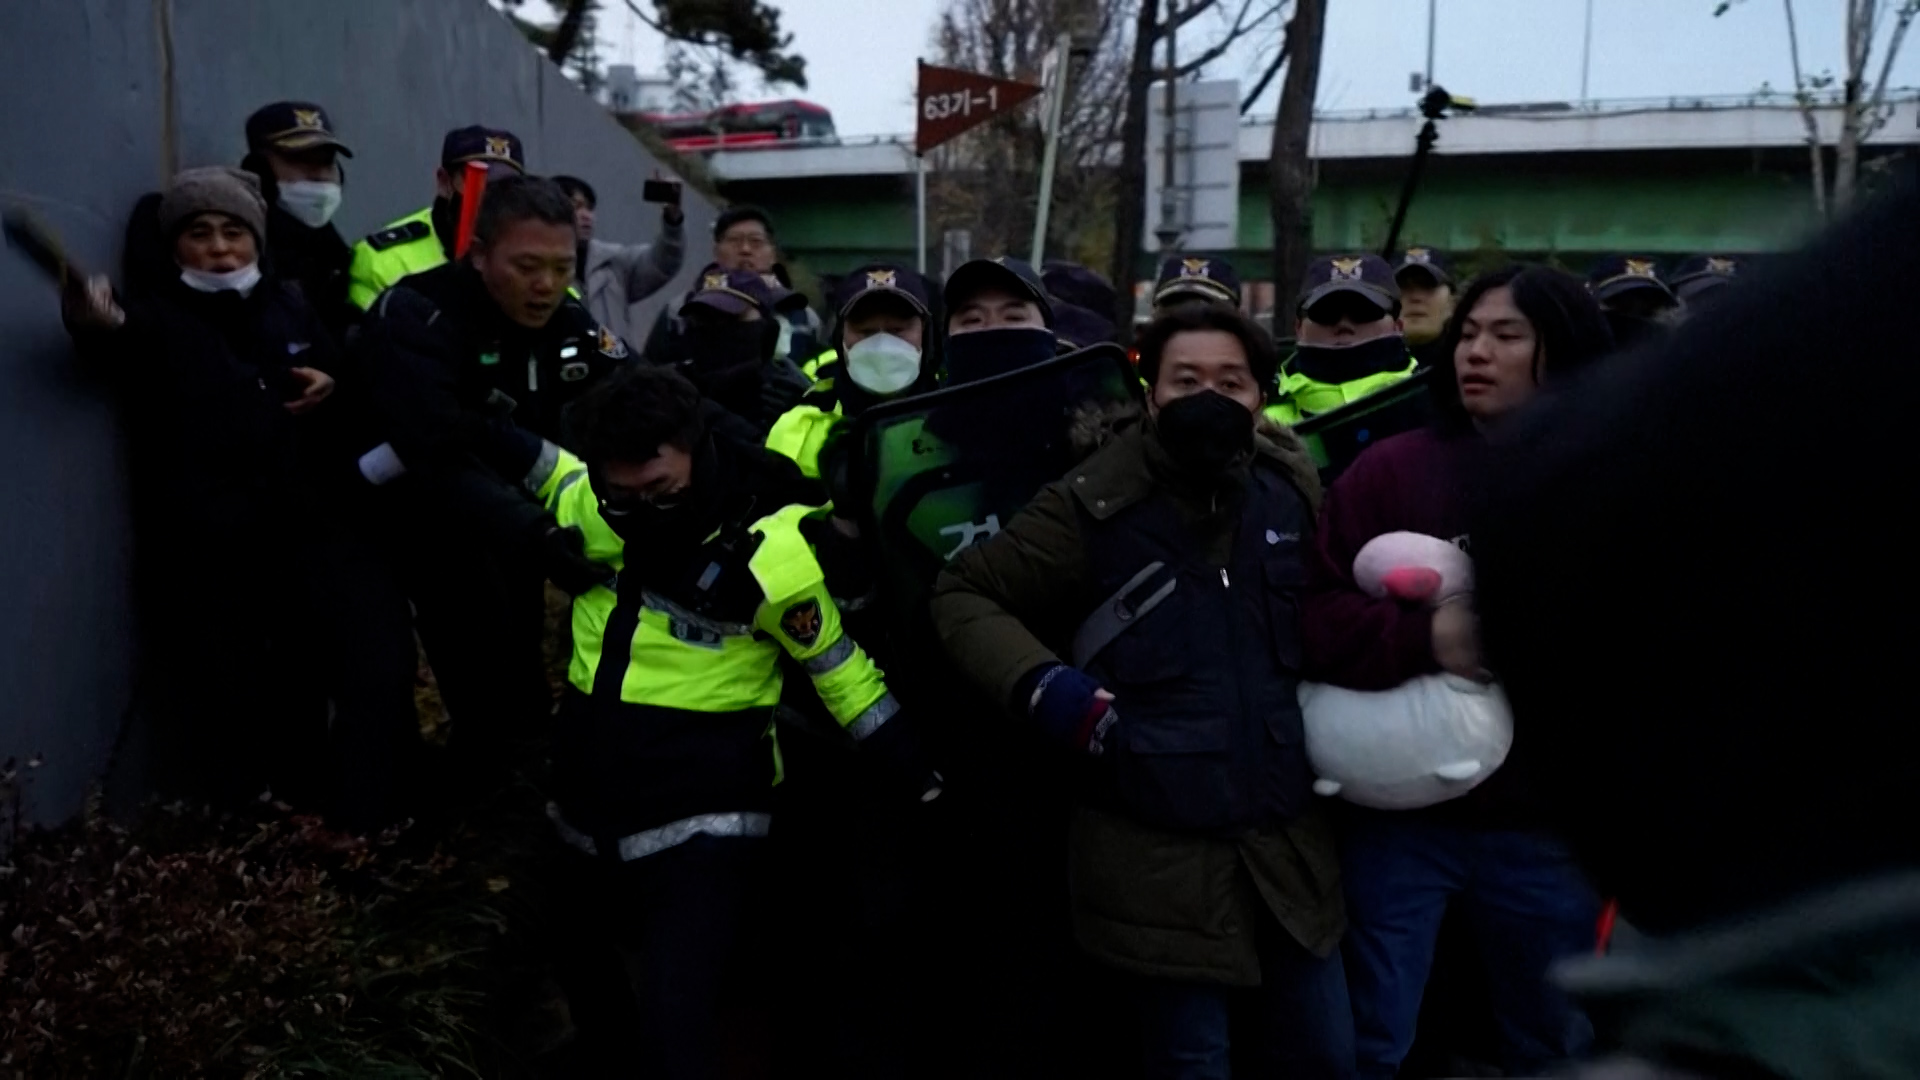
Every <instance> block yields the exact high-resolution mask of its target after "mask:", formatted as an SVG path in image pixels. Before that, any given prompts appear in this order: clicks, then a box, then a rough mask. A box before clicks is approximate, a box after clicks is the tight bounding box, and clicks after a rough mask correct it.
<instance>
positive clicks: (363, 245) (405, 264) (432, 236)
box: [347, 206, 447, 311]
mask: <svg viewBox="0 0 1920 1080" xmlns="http://www.w3.org/2000/svg"><path fill="white" fill-rule="evenodd" d="M446 261H447V252H446V249H444V248H442V247H441V246H440V237H439V235H438V234H436V233H435V232H434V230H433V207H431V206H429V207H427V208H426V209H425V210H421V211H419V212H418V213H413V214H408V215H407V216H406V217H403V218H401V219H400V220H399V221H396V222H393V223H392V224H390V225H388V226H386V227H385V228H383V229H379V230H377V231H375V232H373V233H371V234H369V235H368V236H367V238H366V239H364V240H362V241H360V242H359V243H357V244H355V245H353V264H352V266H350V267H349V268H348V270H347V278H348V281H347V298H348V299H349V300H352V301H353V302H354V304H356V305H357V306H358V307H359V308H360V310H362V311H366V310H369V309H371V308H372V307H373V302H374V301H375V300H378V299H380V294H381V293H383V292H386V291H387V289H388V288H389V287H391V286H392V285H394V284H395V283H396V282H398V281H399V280H400V279H401V278H404V277H406V276H407V275H409V274H418V273H420V272H421V271H423V270H431V269H433V268H434V267H436V266H439V265H441V264H443V263H445V262H446Z"/></svg>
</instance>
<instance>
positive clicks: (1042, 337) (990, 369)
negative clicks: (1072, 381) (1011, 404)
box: [947, 326, 1060, 385]
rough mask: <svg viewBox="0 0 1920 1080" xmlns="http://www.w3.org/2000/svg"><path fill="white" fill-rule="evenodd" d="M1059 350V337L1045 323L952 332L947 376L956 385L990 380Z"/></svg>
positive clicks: (1034, 362) (1029, 364) (1040, 360)
mask: <svg viewBox="0 0 1920 1080" xmlns="http://www.w3.org/2000/svg"><path fill="white" fill-rule="evenodd" d="M1059 349H1060V341H1059V339H1058V338H1056V337H1054V334H1053V331H1052V330H1051V329H1049V328H1047V327H1044V326H996V327H994V328H993V329H991V330H974V331H972V332H970V333H965V334H952V335H949V336H948V338H947V379H948V380H949V381H950V382H951V383H953V384H955V385H958V384H960V383H970V382H979V381H980V380H981V379H991V378H993V377H994V376H995V375H1005V374H1006V373H1007V372H1009V371H1019V370H1021V369H1022V368H1030V367H1033V366H1034V365H1036V364H1044V363H1046V362H1047V361H1049V360H1051V359H1053V358H1054V357H1055V356H1056V355H1058V353H1059Z"/></svg>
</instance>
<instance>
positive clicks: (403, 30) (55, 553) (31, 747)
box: [0, 0, 713, 822]
mask: <svg viewBox="0 0 1920 1080" xmlns="http://www.w3.org/2000/svg"><path fill="white" fill-rule="evenodd" d="M282 98H305V99H311V100H314V101H318V102H320V103H322V104H324V105H325V106H326V107H327V108H328V110H329V111H330V112H331V113H332V115H333V118H334V122H335V124H336V126H337V127H338V129H339V131H340V133H341V135H342V137H343V138H344V139H345V140H346V141H347V142H348V143H349V144H350V145H352V147H353V149H354V151H355V157H354V158H353V160H352V161H351V162H349V163H348V166H347V169H348V183H347V198H346V204H345V206H344V207H343V208H342V210H341V212H340V215H339V218H338V219H337V220H338V223H339V225H340V228H341V231H342V232H343V233H345V234H347V235H348V236H350V237H357V236H359V235H361V234H364V233H365V232H367V231H370V230H371V229H373V228H375V227H377V226H379V225H381V224H382V223H384V222H386V221H389V220H392V219H393V218H396V217H399V216H400V215H402V214H405V213H409V212H411V211H413V210H416V209H418V208H420V207H421V206H424V205H426V203H427V202H428V201H429V200H430V199H431V198H432V195H433V179H432V178H433V169H434V167H435V165H436V164H437V162H438V157H439V148H440V139H441V136H442V135H443V134H444V133H445V132H446V130H447V129H448V128H451V127H457V126H461V125H464V124H472V123H485V124H489V125H492V126H497V127H504V128H508V129H510V130H512V131H514V132H515V133H516V134H518V135H519V136H520V137H521V138H522V139H523V140H524V141H525V143H526V147H527V157H528V164H529V166H530V167H531V168H532V170H533V171H535V172H539V173H572V174H575V175H578V176H581V177H584V178H586V179H588V180H589V181H590V182H592V183H593V184H594V185H595V187H596V188H598V190H599V192H600V214H599V225H598V235H599V236H601V237H602V238H604V239H608V240H615V241H637V240H644V239H647V238H650V237H651V236H652V234H653V231H654V229H655V228H656V227H657V224H658V220H659V213H658V209H657V208H656V207H652V206H648V205H646V204H643V203H642V202H641V201H640V187H641V183H642V182H643V181H644V180H645V179H646V178H647V177H649V176H651V175H652V171H653V169H654V167H655V163H654V162H653V160H652V159H651V158H650V157H649V156H648V155H647V154H646V152H645V150H644V149H643V148H642V147H641V146H640V145H639V144H638V143H637V142H635V141H634V140H633V138H632V137H631V136H629V135H628V134H627V133H626V132H625V131H623V130H622V129H621V128H620V127H619V125H618V124H616V123H615V122H614V121H613V119H612V118H611V117H609V116H608V115H607V114H606V113H605V112H604V111H603V110H602V109H601V108H600V107H599V106H597V105H596V104H594V103H593V102H592V101H591V100H590V99H588V98H587V97H586V95H584V94H582V93H581V92H579V91H578V90H577V89H575V88H574V87H573V86H572V85H571V84H570V83H568V82H567V81H566V80H565V79H564V78H563V77H562V76H561V75H560V74H559V73H558V72H557V71H555V70H554V69H553V68H552V66H551V65H549V64H547V63H546V61H545V60H544V59H543V58H542V57H541V56H539V55H538V54H537V53H536V52H535V51H534V50H533V49H532V48H531V47H529V46H528V45H527V44H526V42H525V41H524V40H523V39H522V38H521V37H520V36H519V34H518V32H517V31H515V30H514V28H513V27H512V26H511V25H509V24H508V23H507V22H506V21H505V20H504V19H502V18H501V17H500V16H498V15H497V14H495V13H494V12H493V11H492V9H491V8H489V7H488V6H487V4H486V3H485V2H484V0H4V2H0V103H4V104H0V203H6V204H9V205H17V204H24V205H25V206H27V207H30V208H31V209H33V210H35V211H36V212H38V213H39V214H40V215H41V216H42V217H43V218H44V219H45V220H47V221H48V222H49V223H50V224H52V225H53V226H54V228H55V229H57V230H58V231H59V232H60V234H61V235H62V236H63V237H64V238H65V240H66V242H67V244H68V246H69V248H70V249H71V251H72V253H73V255H74V257H75V258H76V259H78V260H81V261H83V262H84V264H85V265H87V266H88V267H90V268H100V269H105V270H109V271H112V272H114V273H115V274H116V276H117V270H118V263H119V254H120V253H119V246H120V245H119V241H120V235H121V230H122V225H123V221H124V217H125V214H126V212H127V210H128V209H129V208H130V207H131V206H132V204H133V202H134V201H135V200H136V199H137V198H138V197H139V196H140V195H141V194H142V193H143V192H146V191H149V190H153V189H154V188H156V187H157V186H159V184H160V183H161V181H162V180H163V178H164V177H165V176H166V175H168V173H169V172H170V171H171V170H173V169H175V168H181V167H187V166H192V165H203V164H211V163H217V162H230V163H237V162H238V161H239V159H240V157H241V155H242V152H243V142H242V138H241V125H242V121H243V120H244V119H245V117H246V116H247V114H248V113H250V112H251V111H253V109H254V108H256V107H257V106H259V105H261V104H264V103H266V102H268V101H272V100H276V99H282ZM688 198H689V202H690V205H689V206H688V208H687V210H688V222H687V228H688V232H689V233H690V234H691V235H692V236H694V237H695V238H696V240H695V241H694V244H693V250H692V251H691V252H690V256H689V257H690V260H691V262H692V265H691V266H690V268H689V269H687V270H686V271H684V272H683V278H684V279H685V280H683V281H681V282H677V283H676V285H675V289H674V290H670V292H671V291H677V290H678V289H680V288H684V287H685V285H686V283H687V280H690V279H691V277H692V275H693V274H694V273H695V272H696V271H697V270H698V269H699V264H700V263H701V262H702V261H704V259H705V256H706V248H705V244H704V243H703V242H702V241H701V240H700V239H698V238H701V237H704V236H706V235H707V230H708V229H709V227H710V223H711V221H712V216H713V208H712V207H710V206H707V205H706V204H704V203H703V202H701V201H700V200H699V199H698V197H697V196H694V195H692V194H691V193H689V196H688ZM670 292H669V293H663V294H662V299H664V297H665V296H666V295H669V294H670ZM657 302H658V301H656V303H657ZM653 306H654V305H645V307H648V308H652V307H653ZM639 314H640V315H641V316H642V317H643V318H644V319H647V320H650V319H651V317H652V315H651V311H650V310H648V311H643V312H640V313H639ZM639 325H642V326H645V325H648V323H647V322H641V323H639ZM119 450H120V446H119V442H118V439H117V436H116V431H115V418H114V416H113V414H112V411H111V410H110V409H109V408H108V407H107V405H106V403H105V402H104V401H103V400H102V399H101V398H100V397H99V396H98V395H97V394H96V393H95V392H93V391H92V390H90V389H89V388H88V387H86V386H84V385H83V384H82V383H81V382H80V381H79V380H78V379H76V378H75V377H74V372H73V369H72V364H71V357H70V354H69V350H68V348H67V342H66V337H65V334H64V333H63V331H62V329H61V327H60V322H59V314H58V308H57V303H56V301H55V297H54V295H53V293H52V292H51V291H50V289H49V287H48V286H47V285H46V284H45V283H43V281H42V280H41V279H39V278H38V277H37V276H36V275H35V273H34V271H33V270H32V269H31V268H30V267H29V266H28V264H26V263H25V262H23V261H22V260H21V259H19V258H18V257H16V256H15V255H13V254H12V253H7V252H0V476H5V477H6V481H5V486H4V488H0V492H3V493H4V502H0V552H3V553H4V555H0V759H4V758H6V757H9V756H11V757H17V758H20V759H23V760H24V759H26V758H28V757H30V756H34V755H43V756H44V758H45V761H46V764H45V765H44V766H42V767H40V768H38V769H34V770H31V772H30V773H27V774H25V775H27V776H30V778H31V779H30V781H29V783H28V784H27V785H26V788H25V810H26V815H27V816H28V817H29V818H31V819H34V820H39V821H47V822H50V821H58V820H61V819H64V818H66V817H68V816H70V815H71V814H72V813H73V812H74V811H76V810H77V809H78V808H79V806H80V805H81V801H82V799H83V798H84V796H85V793H86V791H87V789H88V787H89V785H91V784H92V783H93V782H94V781H95V780H96V779H97V778H98V777H99V776H100V775H101V774H102V772H103V770H104V769H105V767H106V765H107V762H108V760H109V757H110V755H111V754H112V751H113V748H114V746H115V744H116V741H117V740H118V739H119V737H120V734H121V732H122V729H123V723H124V721H125V720H126V719H127V718H128V717H130V716H134V717H137V716H138V712H139V710H138V695H137V694H136V693H135V690H134V688H133V686H132V684H131V673H132V670H133V650H134V643H133V641H132V640H131V629H130V628H131V617H130V613H129V611H128V610H127V567H128V563H129V552H130V550H131V538H130V537H129V536H128V534H127V524H126V522H127V515H126V512H125V510H124V507H125V503H126V493H125V489H124V477H123V470H122V468H121V466H120V461H119V457H120V455H119ZM235 629H236V632H241V633H244V632H245V628H235ZM220 663H221V658H220V657H219V656H218V655H217V654H216V655H209V656H208V657H207V668H208V675H209V677H210V678H217V677H218V671H219V665H220ZM136 726H137V725H136ZM137 743H138V740H135V742H134V744H133V745H137ZM115 764H116V768H118V767H119V766H121V765H123V764H129V763H125V762H116V763H115ZM130 764H132V765H134V766H136V767H135V768H134V769H133V770H132V771H133V772H135V773H137V772H138V769H137V762H134V763H130Z"/></svg>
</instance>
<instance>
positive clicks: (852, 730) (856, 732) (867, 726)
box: [847, 694, 900, 742]
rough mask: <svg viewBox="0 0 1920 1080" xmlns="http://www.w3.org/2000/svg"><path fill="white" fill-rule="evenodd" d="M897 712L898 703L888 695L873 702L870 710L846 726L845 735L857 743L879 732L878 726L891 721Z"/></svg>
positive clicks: (898, 709)
mask: <svg viewBox="0 0 1920 1080" xmlns="http://www.w3.org/2000/svg"><path fill="white" fill-rule="evenodd" d="M899 711H900V703H899V702H898V701H896V700H894V697H893V695H892V694H888V695H887V696H885V697H883V698H881V699H880V700H879V701H876V702H874V703H873V707H872V708H869V709H868V710H867V711H866V712H863V713H861V714H860V715H859V716H856V717H854V718H853V722H852V723H850V724H848V725H847V734H849V735H851V736H853V741H854V742H859V741H860V740H862V739H864V738H866V737H867V736H869V735H871V734H873V733H874V732H876V731H879V730H880V725H882V724H885V723H886V722H887V721H889V720H891V719H893V717H894V714H895V713H898V712H899Z"/></svg>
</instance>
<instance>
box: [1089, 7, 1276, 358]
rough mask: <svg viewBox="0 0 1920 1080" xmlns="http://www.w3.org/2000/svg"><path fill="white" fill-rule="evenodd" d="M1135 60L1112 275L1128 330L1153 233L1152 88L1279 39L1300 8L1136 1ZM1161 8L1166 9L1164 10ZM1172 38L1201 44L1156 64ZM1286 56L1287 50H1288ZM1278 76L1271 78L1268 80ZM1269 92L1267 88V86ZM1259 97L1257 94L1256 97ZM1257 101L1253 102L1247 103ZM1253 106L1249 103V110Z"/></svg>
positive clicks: (1129, 88)
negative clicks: (1149, 199) (1137, 271)
mask: <svg viewBox="0 0 1920 1080" xmlns="http://www.w3.org/2000/svg"><path fill="white" fill-rule="evenodd" d="M1136 2H1137V3H1138V5H1139V6H1138V7H1137V8H1135V9H1134V27H1133V40H1132V42H1131V43H1130V45H1131V47H1130V50H1129V51H1130V53H1131V62H1130V64H1129V66H1128V72H1127V80H1126V110H1125V113H1124V115H1123V117H1122V119H1121V122H1120V136H1121V137H1120V164H1119V183H1118V188H1119V191H1118V195H1119V197H1118V199H1117V200H1116V201H1115V205H1114V227H1113V234H1114V249H1113V257H1112V259H1111V260H1110V261H1109V263H1108V276H1109V277H1111V278H1112V279H1113V282H1114V284H1115V285H1116V286H1117V287H1118V288H1119V290H1120V293H1121V305H1122V310H1121V311H1120V312H1119V313H1118V315H1119V316H1120V324H1119V325H1121V326H1122V327H1130V326H1131V325H1132V323H1133V296H1132V293H1133V289H1132V283H1133V280H1134V265H1135V263H1136V262H1137V261H1138V259H1139V256H1140V248H1141V238H1142V236H1143V235H1144V231H1145V228H1146V191H1147V156H1148V154H1147V115H1148V110H1149V109H1151V108H1152V107H1153V105H1154V103H1153V100H1152V98H1153V94H1152V93H1151V90H1152V87H1153V84H1154V83H1155V82H1156V81H1161V80H1168V79H1171V80H1172V81H1174V82H1181V81H1185V80H1187V79H1192V78H1194V77H1196V76H1198V75H1200V74H1201V73H1202V72H1203V71H1204V70H1205V69H1206V68H1207V67H1208V66H1209V65H1211V64H1213V63H1215V62H1216V61H1218V60H1220V58H1222V57H1224V56H1225V55H1227V53H1228V52H1230V51H1231V50H1232V49H1233V48H1234V46H1235V45H1237V44H1239V42H1240V41H1241V40H1243V39H1245V38H1247V37H1248V36H1249V35H1254V34H1261V33H1279V32H1280V31H1281V27H1282V26H1284V25H1285V22H1286V20H1287V18H1288V16H1289V13H1290V12H1291V10H1292V9H1293V6H1294V3H1293V0H1136ZM1162 4H1164V5H1165V8H1164V11H1163V9H1162V6H1161V5H1162ZM1169 35H1171V36H1173V38H1174V40H1175V41H1176V42H1179V43H1185V42H1191V41H1198V42H1199V43H1200V47H1199V48H1197V49H1194V50H1193V51H1191V52H1176V53H1175V55H1174V57H1173V59H1172V61H1171V62H1169V63H1164V64H1160V65H1158V66H1156V61H1155V56H1156V54H1157V53H1158V52H1160V51H1162V49H1163V46H1164V45H1165V43H1166V41H1167V39H1168V37H1169ZM1281 48H1282V50H1283V51H1284V50H1285V49H1286V46H1284V45H1282V47H1281ZM1285 62H1286V61H1285V59H1284V57H1283V56H1276V57H1275V58H1273V60H1271V61H1270V62H1269V64H1268V67H1269V69H1270V70H1271V71H1273V72H1275V73H1277V72H1278V71H1279V69H1280V67H1281V66H1282V65H1283V64H1284V63H1285ZM1272 78H1273V76H1272V75H1267V76H1266V77H1265V79H1264V81H1265V82H1271V81H1272ZM1260 89H1261V90H1263V91H1264V89H1265V86H1264V85H1262V86H1261V87H1260ZM1254 96H1255V97H1257V96H1258V95H1254ZM1250 103H1251V98H1250V99H1249V100H1248V102H1247V104H1250ZM1246 107H1247V105H1246V104H1243V106H1242V110H1241V111H1243V112H1244V111H1245V110H1246Z"/></svg>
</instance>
